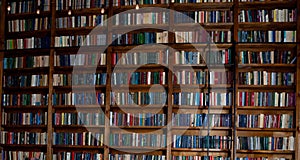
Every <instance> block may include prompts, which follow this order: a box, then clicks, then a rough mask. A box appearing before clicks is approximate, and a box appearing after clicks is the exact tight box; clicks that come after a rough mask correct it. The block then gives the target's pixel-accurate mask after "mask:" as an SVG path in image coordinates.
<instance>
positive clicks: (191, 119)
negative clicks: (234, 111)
mask: <svg viewBox="0 0 300 160" xmlns="http://www.w3.org/2000/svg"><path fill="white" fill-rule="evenodd" d="M231 117H232V115H230V114H205V113H202V114H177V113H172V125H173V126H191V127H208V126H209V127H231V123H232V121H231Z"/></svg>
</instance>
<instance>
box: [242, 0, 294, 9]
mask: <svg viewBox="0 0 300 160" xmlns="http://www.w3.org/2000/svg"><path fill="white" fill-rule="evenodd" d="M295 6H296V1H294V0H293V1H289V3H287V1H266V2H241V3H239V9H281V8H295Z"/></svg>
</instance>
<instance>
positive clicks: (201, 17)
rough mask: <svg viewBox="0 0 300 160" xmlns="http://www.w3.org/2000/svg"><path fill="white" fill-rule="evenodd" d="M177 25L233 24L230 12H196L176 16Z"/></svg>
mask: <svg viewBox="0 0 300 160" xmlns="http://www.w3.org/2000/svg"><path fill="white" fill-rule="evenodd" d="M174 22H175V23H232V22H233V14H232V11H230V10H213V11H194V12H182V13H178V14H175V17H174Z"/></svg>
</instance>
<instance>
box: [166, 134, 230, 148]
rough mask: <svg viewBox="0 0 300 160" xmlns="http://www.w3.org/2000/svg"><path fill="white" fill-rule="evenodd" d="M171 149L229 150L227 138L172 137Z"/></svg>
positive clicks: (228, 139) (228, 138)
mask: <svg viewBox="0 0 300 160" xmlns="http://www.w3.org/2000/svg"><path fill="white" fill-rule="evenodd" d="M173 141H174V142H173V145H172V147H173V148H203V149H205V148H209V149H230V148H231V137H229V136H197V135H173Z"/></svg>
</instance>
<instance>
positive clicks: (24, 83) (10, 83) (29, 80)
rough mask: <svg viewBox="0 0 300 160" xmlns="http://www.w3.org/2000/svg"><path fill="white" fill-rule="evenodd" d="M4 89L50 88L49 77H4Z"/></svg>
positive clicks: (41, 75)
mask: <svg viewBox="0 0 300 160" xmlns="http://www.w3.org/2000/svg"><path fill="white" fill-rule="evenodd" d="M3 81H4V82H3V87H39V86H48V75H47V74H39V75H20V76H10V75H8V76H5V75H4V76H3Z"/></svg>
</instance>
